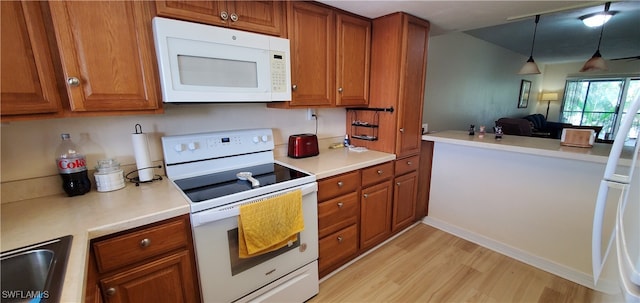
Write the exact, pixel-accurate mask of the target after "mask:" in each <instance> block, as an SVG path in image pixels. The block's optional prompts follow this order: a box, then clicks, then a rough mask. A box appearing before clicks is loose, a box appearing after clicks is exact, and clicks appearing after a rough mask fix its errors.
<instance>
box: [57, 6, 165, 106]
mask: <svg viewBox="0 0 640 303" xmlns="http://www.w3.org/2000/svg"><path fill="white" fill-rule="evenodd" d="M49 5H50V8H51V16H52V18H53V23H54V28H55V33H56V38H57V41H58V47H59V49H60V56H61V58H62V67H63V69H64V78H65V79H66V80H67V83H68V85H67V91H68V95H69V102H70V106H71V110H72V111H79V112H83V111H127V110H153V109H158V108H159V89H158V88H159V86H158V84H157V79H158V74H157V68H156V64H157V63H156V60H155V53H154V51H153V50H154V46H153V39H152V29H151V19H152V17H153V15H154V13H153V12H152V11H151V8H152V5H153V3H151V2H147V1H79V2H75V1H64V2H63V1H51V2H49Z"/></svg>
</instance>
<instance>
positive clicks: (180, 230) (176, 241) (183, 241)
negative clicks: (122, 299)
mask: <svg viewBox="0 0 640 303" xmlns="http://www.w3.org/2000/svg"><path fill="white" fill-rule="evenodd" d="M188 228H189V226H188V222H187V220H185V219H182V217H181V219H180V220H172V221H168V222H166V223H163V224H160V225H155V226H151V227H147V228H144V229H141V230H137V231H133V232H129V233H126V234H123V235H120V236H115V237H113V238H109V239H106V240H101V241H97V242H94V243H93V245H92V246H93V251H94V254H95V256H96V264H97V266H98V271H99V272H101V273H103V272H107V271H110V270H113V269H117V268H120V267H123V266H126V265H129V264H133V263H136V262H139V261H142V260H145V259H148V258H151V257H154V256H157V255H160V254H163V253H166V252H169V251H171V250H174V249H177V248H180V247H188V243H189V241H188Z"/></svg>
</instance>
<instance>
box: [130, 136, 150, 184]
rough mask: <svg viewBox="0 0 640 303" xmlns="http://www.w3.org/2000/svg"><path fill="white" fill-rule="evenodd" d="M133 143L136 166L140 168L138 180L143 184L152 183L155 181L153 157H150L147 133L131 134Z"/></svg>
mask: <svg viewBox="0 0 640 303" xmlns="http://www.w3.org/2000/svg"><path fill="white" fill-rule="evenodd" d="M131 141H132V142H133V154H134V155H135V157H136V166H137V167H138V178H140V181H141V182H145V181H151V180H152V179H153V168H152V167H151V156H150V155H149V143H148V142H147V135H146V134H145V133H142V132H140V133H135V134H131Z"/></svg>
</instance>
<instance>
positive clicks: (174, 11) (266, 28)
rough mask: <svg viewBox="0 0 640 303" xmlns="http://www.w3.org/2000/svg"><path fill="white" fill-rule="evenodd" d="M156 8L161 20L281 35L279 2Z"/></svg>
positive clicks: (188, 3)
mask: <svg viewBox="0 0 640 303" xmlns="http://www.w3.org/2000/svg"><path fill="white" fill-rule="evenodd" d="M156 8H157V10H158V16H163V17H169V18H177V19H182V20H186V21H192V22H200V23H206V24H211V25H215V26H229V27H233V28H236V29H241V30H246V31H252V32H257V33H263V34H267V35H274V36H284V33H285V24H284V20H285V2H282V1H184V0H177V1H158V2H156ZM234 20H235V21H234Z"/></svg>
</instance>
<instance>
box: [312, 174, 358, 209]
mask: <svg viewBox="0 0 640 303" xmlns="http://www.w3.org/2000/svg"><path fill="white" fill-rule="evenodd" d="M359 186H360V171H358V170H356V171H352V172H348V173H345V174H342V175H338V176H335V177H330V178H325V179H322V180H320V181H318V201H320V202H322V201H326V200H327V199H331V198H333V197H337V196H341V195H344V194H348V193H352V192H355V191H356V190H357V189H358V187H359Z"/></svg>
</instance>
